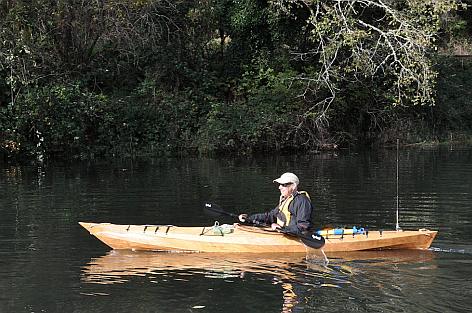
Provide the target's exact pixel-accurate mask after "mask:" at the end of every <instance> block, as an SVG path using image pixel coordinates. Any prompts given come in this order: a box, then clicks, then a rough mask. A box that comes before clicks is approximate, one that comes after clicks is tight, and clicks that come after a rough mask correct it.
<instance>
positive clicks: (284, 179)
mask: <svg viewBox="0 0 472 313" xmlns="http://www.w3.org/2000/svg"><path fill="white" fill-rule="evenodd" d="M273 182H274V183H279V184H287V183H294V184H295V185H298V184H299V183H300V181H299V180H298V177H297V175H295V174H293V173H283V174H282V176H280V177H279V178H277V179H274V180H273Z"/></svg>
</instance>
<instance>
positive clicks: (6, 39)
mask: <svg viewBox="0 0 472 313" xmlns="http://www.w3.org/2000/svg"><path fill="white" fill-rule="evenodd" d="M468 12H469V11H467V10H466V6H465V5H464V3H463V2H462V3H461V2H459V1H458V0H444V1H435V0H423V1H413V0H401V1H393V0H390V1H388V0H385V1H379V0H329V1H324V0H323V1H321V0H312V1H303V0H243V1H231V0H220V1H217V0H201V1H167V0H160V1H159V0H124V1H123V0H120V1H115V0H107V1H82V2H77V1H73V0H61V1H53V2H51V1H42V0H32V1H31V0H30V1H24V0H6V1H2V2H1V4H0V26H1V27H0V42H1V45H0V131H1V132H0V145H1V147H2V151H3V153H4V154H6V155H9V156H15V155H16V156H38V157H40V158H43V157H50V156H54V155H61V156H80V157H92V156H97V155H135V154H152V155H157V154H162V153H179V152H180V153H188V152H190V153H193V152H199V153H206V152H215V151H216V152H217V151H222V152H238V153H248V152H254V151H274V150H279V151H280V150H316V149H325V148H328V149H330V148H334V147H336V146H338V145H340V144H354V143H359V142H360V143H372V142H384V143H385V142H388V141H390V140H394V139H396V138H398V137H399V136H400V137H402V138H404V139H405V140H409V141H417V140H424V139H441V138H442V137H444V136H450V133H452V132H454V133H457V132H467V131H470V130H471V128H472V126H471V121H472V119H471V117H472V116H471V109H470V105H468V103H467V101H466V99H470V98H466V97H464V96H462V95H463V92H464V90H472V89H471V88H470V87H471V86H468V89H467V88H465V87H467V86H465V84H467V83H468V82H469V81H471V80H470V79H467V78H468V77H470V75H471V73H472V72H471V66H472V65H471V62H470V61H469V60H468V59H463V60H459V61H457V60H456V61H455V60H453V58H451V57H448V56H444V55H445V54H447V55H451V54H454V53H455V51H453V49H454V47H461V48H464V49H465V50H466V51H467V49H469V48H468V47H469V46H468V45H469V43H468V42H467V40H464V38H468V36H469V34H470V29H469V24H468V22H469V21H470V20H471V18H470V16H469V15H468V14H469V13H468ZM438 48H439V49H438ZM448 49H449V50H448ZM468 51H470V50H468ZM440 55H442V56H440ZM438 73H440V75H439V76H438ZM445 77H450V78H451V79H444V78H445ZM438 78H439V80H438ZM459 79H460V81H458V80H459ZM437 82H439V85H437ZM460 84H462V85H463V86H464V88H459V87H458V86H459V85H460ZM469 84H470V83H469ZM438 86H439V87H438ZM437 91H438V92H437ZM435 103H436V105H435V106H433V105H434V104H435Z"/></svg>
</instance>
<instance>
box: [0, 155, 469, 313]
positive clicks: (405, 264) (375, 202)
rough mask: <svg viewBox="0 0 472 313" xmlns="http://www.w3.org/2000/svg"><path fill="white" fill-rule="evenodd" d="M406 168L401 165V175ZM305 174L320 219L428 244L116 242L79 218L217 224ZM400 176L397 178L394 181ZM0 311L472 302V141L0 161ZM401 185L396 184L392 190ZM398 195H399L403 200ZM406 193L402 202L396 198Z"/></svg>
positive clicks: (459, 308)
mask: <svg viewBox="0 0 472 313" xmlns="http://www.w3.org/2000/svg"><path fill="white" fill-rule="evenodd" d="M397 168H398V175H397ZM285 171H292V172H294V173H296V174H297V175H298V176H299V178H300V180H301V186H300V187H301V188H300V189H302V190H306V191H308V192H309V194H310V195H311V199H312V201H313V203H314V205H315V208H316V221H315V224H316V225H318V226H319V227H326V226H330V227H335V226H348V227H351V226H358V227H368V228H369V229H393V228H395V225H396V211H397V207H398V209H399V226H400V227H401V228H402V229H418V228H428V229H434V230H438V231H439V233H438V236H437V237H436V239H435V241H434V242H433V244H432V247H431V249H430V250H427V251H400V252H393V251H390V252H389V251H385V252H383V251H380V252H362V253H350V254H349V253H348V254H341V255H336V256H329V255H328V259H325V258H324V257H322V256H321V255H320V253H319V251H317V253H312V252H307V253H306V254H302V255H298V254H295V255H290V254H288V255H281V254H277V253H274V254H265V255H251V254H249V255H247V254H204V253H192V254H184V253H142V252H132V251H112V250H110V249H109V248H108V247H107V246H105V245H104V244H102V243H101V242H99V241H98V240H97V239H95V238H94V237H92V236H91V235H90V234H89V233H88V232H87V231H85V230H84V229H82V228H81V227H80V226H79V225H78V223H77V222H79V221H90V222H111V223H122V224H173V225H181V226H190V225H212V224H213V223H214V222H215V220H218V222H220V223H232V222H234V221H233V220H231V219H228V218H224V217H223V218H221V219H220V218H218V219H215V217H211V216H208V215H206V214H205V212H204V211H203V209H202V204H203V203H204V202H205V201H212V202H214V203H217V204H219V205H220V206H221V207H222V208H224V209H225V210H226V211H229V212H234V213H238V212H248V213H253V212H260V211H264V210H266V209H270V208H272V207H274V206H275V205H276V203H277V199H278V195H279V192H278V189H277V187H276V186H275V185H274V184H273V183H272V180H273V179H275V178H277V177H278V176H279V175H280V174H281V173H283V172H285ZM397 177H398V180H397ZM0 190H1V194H0V256H1V258H0V312H77V313H78V312H114V313H119V312H202V313H203V312H227V313H232V312H343V313H345V312H395V313H398V312H467V311H468V312H470V311H471V310H472V244H471V241H472V227H471V226H472V225H471V223H472V149H471V148H468V147H465V148H464V147H454V146H451V147H441V148H431V149H402V150H400V151H399V153H398V157H397V151H395V150H381V151H369V152H362V153H355V152H350V151H341V152H338V153H330V154H319V155H303V156H278V157H275V156H274V157H255V158H235V159H229V158H219V159H211V158H203V159H197V158H195V159H194V158H179V159H152V160H151V159H145V160H114V161H107V162H105V161H102V162H101V161H94V162H78V163H52V162H50V163H43V164H40V165H37V164H35V165H14V164H8V163H0ZM397 190H398V192H397ZM397 195H398V198H397ZM397 199H398V201H397Z"/></svg>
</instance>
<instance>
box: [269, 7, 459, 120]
mask: <svg viewBox="0 0 472 313" xmlns="http://www.w3.org/2000/svg"><path fill="white" fill-rule="evenodd" d="M271 5H272V8H273V10H274V11H275V12H277V14H278V15H279V16H280V17H283V18H286V17H287V16H288V17H290V18H291V19H293V20H294V21H295V20H298V19H300V18H303V19H304V22H305V25H304V27H303V29H300V30H299V31H300V32H301V33H304V34H307V38H306V39H307V40H308V42H309V45H299V46H298V47H292V49H291V53H292V55H293V57H294V58H296V59H298V60H299V61H300V62H303V63H304V64H306V65H307V66H311V68H312V71H307V72H305V73H303V74H302V75H299V76H298V77H295V79H298V80H302V81H304V82H305V89H304V91H303V92H302V93H301V96H303V97H305V98H307V99H308V98H311V99H313V100H311V102H312V105H311V106H310V107H309V108H308V109H307V110H306V111H305V112H304V113H303V119H304V120H305V121H306V120H307V119H310V120H312V121H314V122H315V124H316V125H317V126H322V125H324V124H327V123H328V112H329V110H330V106H331V105H332V104H333V102H334V100H335V99H336V96H337V94H338V93H339V92H340V90H341V88H342V87H343V86H344V85H345V84H348V83H358V84H363V83H367V84H369V85H371V84H372V83H374V84H375V86H376V87H377V88H379V90H384V91H385V97H384V99H383V101H382V102H383V103H384V104H385V105H387V106H388V105H390V106H398V105H402V106H409V105H418V104H429V105H432V104H434V94H435V82H436V76H437V73H436V71H435V70H434V64H433V62H432V58H431V55H432V54H433V53H434V51H435V43H436V39H437V35H438V31H439V29H440V27H441V18H442V17H443V16H444V15H445V14H447V13H448V12H450V11H452V10H455V9H457V8H458V6H459V5H460V2H459V1H456V0H444V1H436V0H400V1H398V0H273V1H271ZM300 125H302V124H300Z"/></svg>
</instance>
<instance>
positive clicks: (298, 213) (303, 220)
mask: <svg viewBox="0 0 472 313" xmlns="http://www.w3.org/2000/svg"><path fill="white" fill-rule="evenodd" d="M288 211H289V212H290V214H291V218H290V223H289V224H288V225H287V226H285V227H284V230H286V231H288V232H291V233H294V234H300V233H301V232H302V231H306V230H309V229H310V228H311V227H312V226H313V224H312V220H311V217H312V213H313V205H312V204H311V201H310V199H308V197H306V196H305V195H302V194H299V193H297V194H296V195H295V196H294V197H293V200H292V202H290V205H289V207H288ZM278 213H279V206H277V207H275V208H274V209H272V210H270V211H269V212H265V213H258V214H253V215H251V216H249V220H250V221H253V220H256V221H258V222H260V223H265V224H268V225H270V224H272V223H277V214H278Z"/></svg>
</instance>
